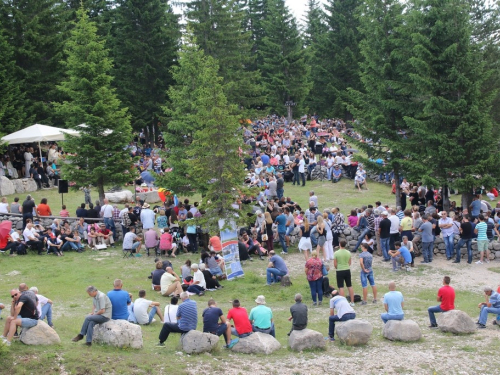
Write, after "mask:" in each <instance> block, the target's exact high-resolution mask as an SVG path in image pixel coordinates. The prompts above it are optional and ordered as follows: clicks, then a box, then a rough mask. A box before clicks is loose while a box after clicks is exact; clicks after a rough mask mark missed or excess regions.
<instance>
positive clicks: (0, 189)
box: [0, 176, 16, 196]
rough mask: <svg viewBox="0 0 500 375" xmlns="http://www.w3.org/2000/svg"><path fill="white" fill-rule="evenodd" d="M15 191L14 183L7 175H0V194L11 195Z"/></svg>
mask: <svg viewBox="0 0 500 375" xmlns="http://www.w3.org/2000/svg"><path fill="white" fill-rule="evenodd" d="M15 192H16V189H15V187H14V184H13V183H12V181H11V180H9V179H8V178H7V177H5V176H2V177H0V195H1V196H5V195H12V194H14V193H15Z"/></svg>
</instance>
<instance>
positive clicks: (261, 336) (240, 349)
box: [232, 332, 281, 354]
mask: <svg viewBox="0 0 500 375" xmlns="http://www.w3.org/2000/svg"><path fill="white" fill-rule="evenodd" d="M280 348H281V344H280V343H279V341H278V340H276V339H275V338H274V337H273V336H271V335H268V334H267V333H261V332H254V333H252V334H251V335H250V336H247V337H243V338H240V339H239V341H238V342H237V343H236V345H234V346H233V349H232V350H233V351H235V352H237V353H245V354H255V353H262V354H271V353H273V352H275V351H276V350H278V349H280Z"/></svg>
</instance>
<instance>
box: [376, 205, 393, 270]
mask: <svg viewBox="0 0 500 375" xmlns="http://www.w3.org/2000/svg"><path fill="white" fill-rule="evenodd" d="M381 216H382V220H380V224H379V228H378V233H379V237H380V247H381V250H382V256H383V257H384V262H388V261H390V260H391V257H390V256H389V248H390V241H391V221H390V220H389V219H388V218H387V216H389V213H388V212H387V211H382V213H381Z"/></svg>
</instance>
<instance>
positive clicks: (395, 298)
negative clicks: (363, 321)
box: [380, 281, 405, 324]
mask: <svg viewBox="0 0 500 375" xmlns="http://www.w3.org/2000/svg"><path fill="white" fill-rule="evenodd" d="M403 306H404V298H403V294H402V293H401V292H398V291H396V283H395V282H394V281H391V282H390V283H389V292H387V293H386V294H385V295H384V308H385V311H386V312H385V313H383V314H380V318H381V319H382V321H383V322H384V324H385V323H387V322H388V321H389V320H403V319H404V317H405V315H404V312H403Z"/></svg>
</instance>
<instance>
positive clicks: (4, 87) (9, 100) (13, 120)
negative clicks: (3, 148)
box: [0, 23, 25, 135]
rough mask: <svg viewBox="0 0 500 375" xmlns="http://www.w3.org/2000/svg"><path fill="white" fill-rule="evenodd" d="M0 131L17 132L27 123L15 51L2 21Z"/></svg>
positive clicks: (0, 32)
mask: <svg viewBox="0 0 500 375" xmlns="http://www.w3.org/2000/svg"><path fill="white" fill-rule="evenodd" d="M0 51H2V53H0V82H1V85H0V132H1V133H3V134H2V135H5V134H9V133H12V132H15V131H17V130H19V129H21V127H22V126H23V125H25V114H24V108H23V99H24V98H23V95H22V94H21V90H20V83H19V82H18V81H17V79H16V77H15V73H14V72H15V66H16V63H15V61H14V52H13V51H12V47H11V46H10V45H9V43H7V40H6V39H5V37H4V33H3V28H2V24H1V23H0Z"/></svg>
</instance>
